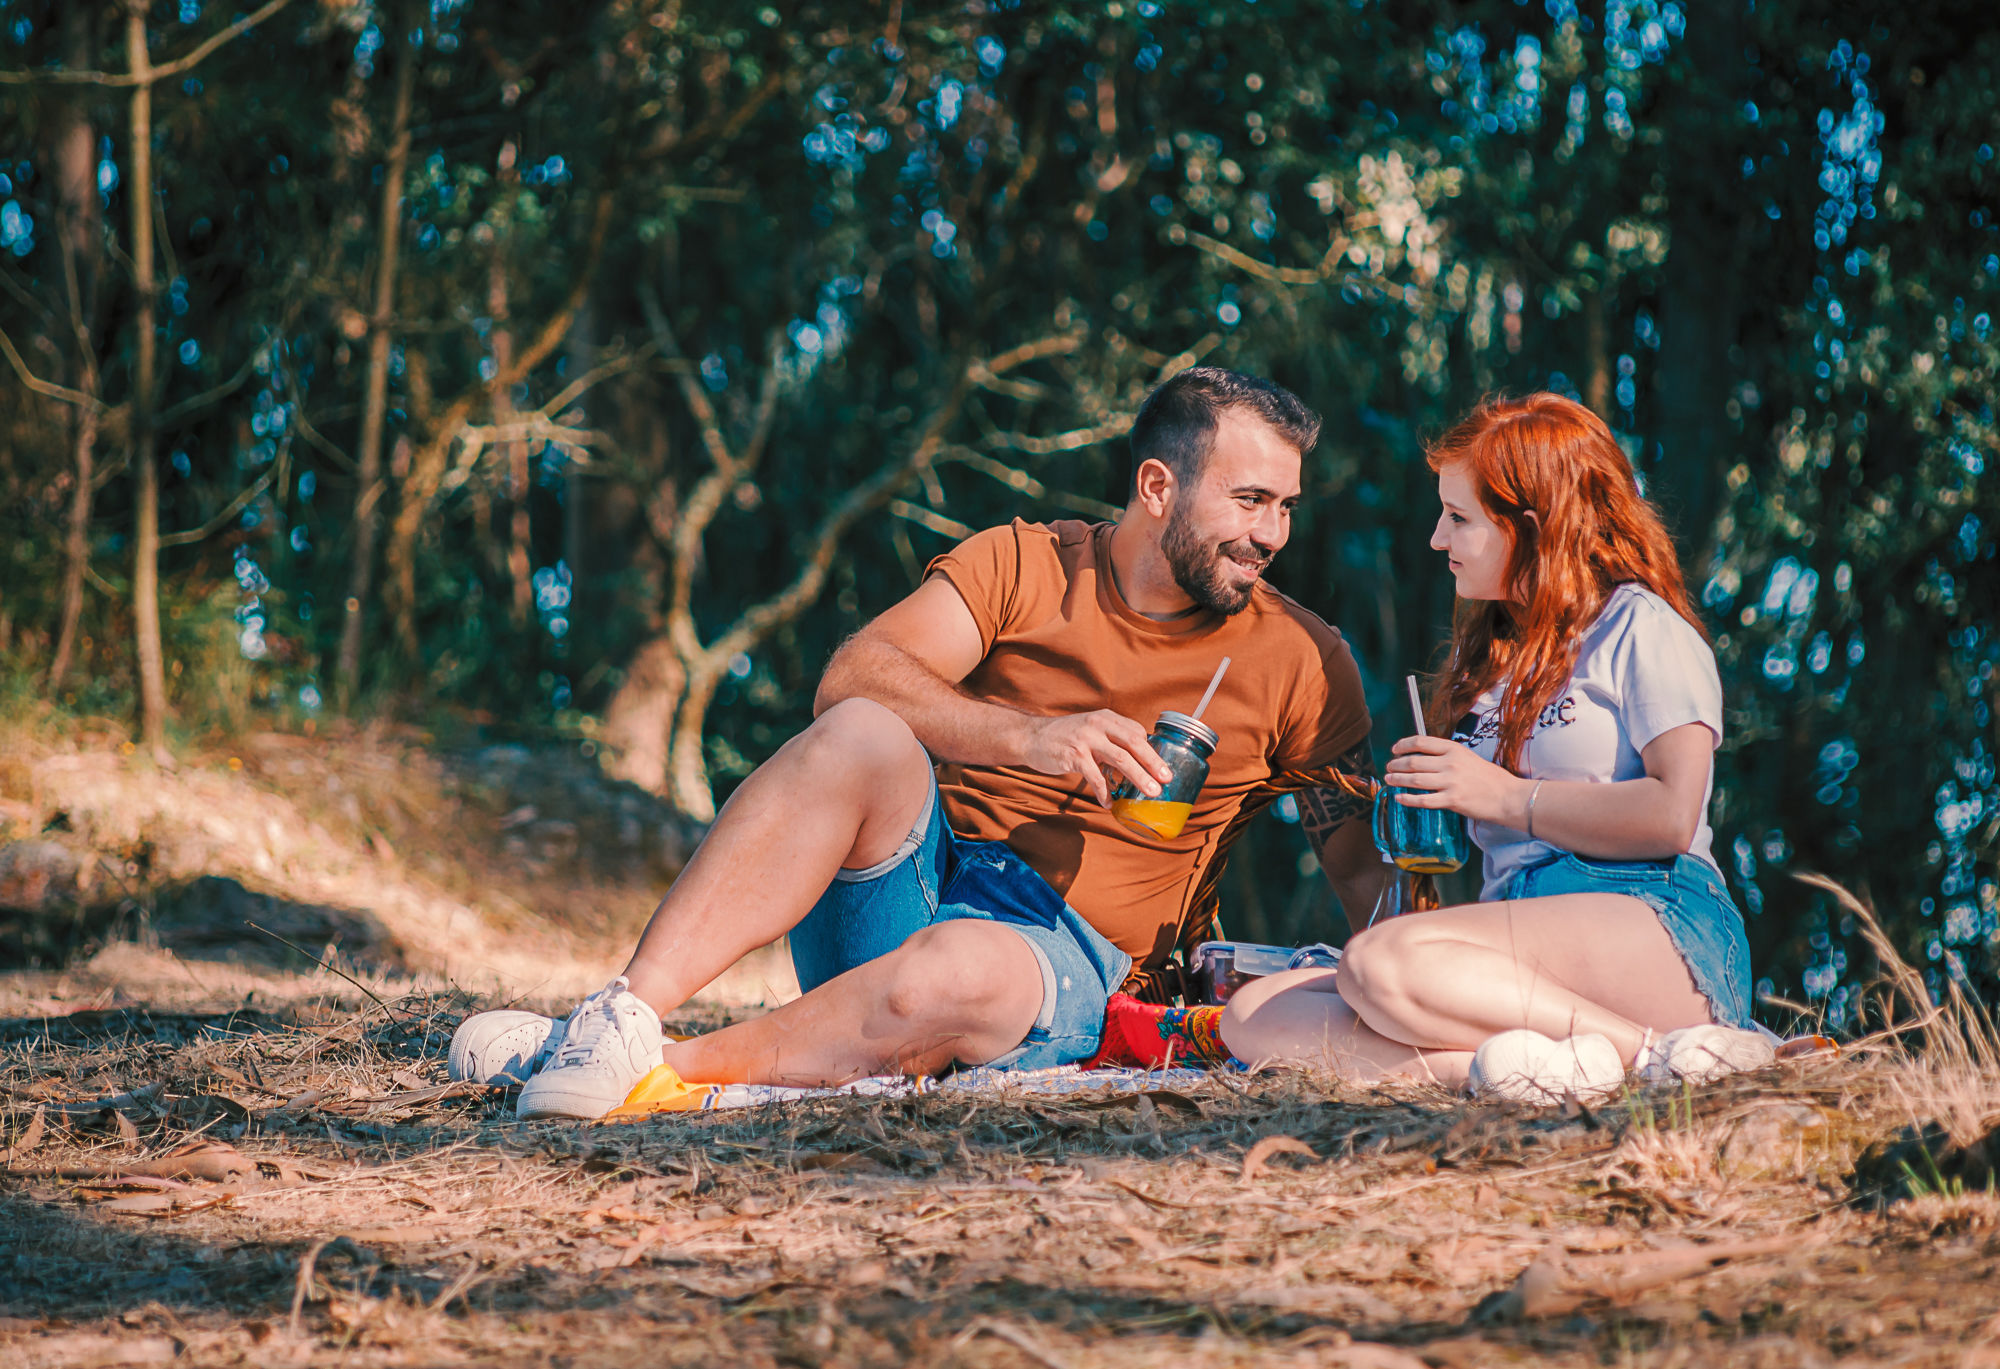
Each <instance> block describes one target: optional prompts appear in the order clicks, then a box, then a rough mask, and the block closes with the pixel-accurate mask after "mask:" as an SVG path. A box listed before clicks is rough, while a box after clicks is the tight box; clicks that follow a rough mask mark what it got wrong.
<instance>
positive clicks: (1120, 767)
mask: <svg viewBox="0 0 2000 1369" xmlns="http://www.w3.org/2000/svg"><path fill="white" fill-rule="evenodd" d="M1023 759H1024V760H1025V761H1026V763H1027V765H1028V768H1029V769H1031V770H1039V771H1040V772H1041V773H1042V774H1044V775H1081V776H1082V777H1083V783H1084V786H1085V787H1086V788H1088V789H1089V790H1090V792H1091V796H1092V797H1094V798H1095V799H1096V800H1097V801H1098V802H1099V803H1101V804H1104V805H1105V806H1106V807H1109V806H1110V803H1111V786H1112V781H1111V780H1110V779H1109V778H1108V777H1107V775H1106V771H1108V770H1109V771H1116V772H1117V773H1118V774H1119V775H1121V776H1123V777H1124V778H1126V779H1129V780H1130V781H1132V783H1133V785H1134V786H1136V787H1137V788H1138V790H1139V792H1140V793H1142V794H1144V795H1145V796H1146V797H1147V798H1157V797H1158V796H1159V793H1160V786H1161V785H1162V784H1164V783H1165V782H1166V781H1168V780H1170V779H1172V778H1173V774H1174V772H1173V771H1172V770H1171V769H1170V768H1169V767H1168V765H1167V763H1166V762H1165V761H1163V760H1161V759H1160V754H1159V752H1157V751H1155V750H1153V748H1152V746H1151V745H1150V744H1149V743H1148V742H1147V740H1146V729H1145V728H1143V727H1141V726H1140V725H1139V724H1138V723H1135V722H1133V721H1132V720H1131V719H1130V718H1127V717H1125V716H1123V715H1122V714H1118V713H1113V712H1112V711H1111V710H1109V709H1104V708H1100V709H1098V710H1097V711H1096V712H1094V713H1072V714H1069V715H1067V716H1065V717H1060V718H1038V719H1036V720H1035V721H1034V723H1033V724H1032V725H1031V728H1030V731H1029V734H1028V741H1027V745H1026V747H1025V755H1024V758H1023Z"/></svg>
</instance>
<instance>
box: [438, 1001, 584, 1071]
mask: <svg viewBox="0 0 2000 1369" xmlns="http://www.w3.org/2000/svg"><path fill="white" fill-rule="evenodd" d="M562 1029H563V1020H562V1019H561V1018H560V1017H544V1016H542V1015H541V1014H540V1013H538V1012H518V1011H514V1010H512V1009H502V1010H500V1011H498V1012H480V1013H474V1014H473V1015H472V1016H470V1017H468V1018H466V1019H465V1020H464V1021H463V1022H461V1023H459V1024H458V1030H457V1031H455V1032H453V1033H452V1034H451V1056H450V1059H449V1062H448V1064H447V1069H448V1072H449V1073H450V1075H451V1077H452V1078H453V1079H472V1080H477V1081H478V1082H479V1083H482V1084H499V1085H501V1086H502V1087H504V1088H511V1087H513V1086H514V1085H516V1084H525V1083H527V1082H528V1077H529V1076H530V1075H532V1074H533V1073H534V1072H535V1071H536V1070H538V1069H540V1068H541V1067H542V1062H543V1061H545V1060H547V1059H548V1058H549V1056H550V1054H552V1053H553V1052H554V1050H555V1048H556V1043H557V1042H558V1041H560V1040H562Z"/></svg>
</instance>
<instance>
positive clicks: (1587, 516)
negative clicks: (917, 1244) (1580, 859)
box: [1425, 391, 1707, 773]
mask: <svg viewBox="0 0 2000 1369" xmlns="http://www.w3.org/2000/svg"><path fill="white" fill-rule="evenodd" d="M1425 456H1426V458H1427V459H1428V460H1429V462H1430V468H1431V469H1432V470H1434V471H1441V470H1444V469H1445V468H1446V467H1448V466H1463V467H1464V468H1465V472H1466V474H1467V475H1468V476H1469V477H1470V479H1471V481H1472V485H1473V488H1474V489H1475V490H1477V491H1478V493H1479V502H1480V505H1481V507H1483V508H1484V509H1485V510H1486V512H1487V514H1488V515H1489V516H1490V517H1491V518H1492V519H1493V521H1494V522H1496V523H1498V524H1499V525H1500V528H1501V530H1502V531H1503V532H1504V533H1505V534H1506V535H1507V538H1508V541H1509V542H1510V544H1511V548H1512V549H1511V551H1510V552H1509V553H1508V557H1507V578H1506V581H1505V583H1506V584H1507V585H1508V586H1509V593H1510V598H1508V599H1505V600H1471V599H1465V600H1460V601H1459V605H1458V610H1457V612H1456V614H1455V615H1454V621H1453V624H1452V634H1451V655H1450V656H1449V658H1448V659H1447V660H1446V662H1445V667H1444V670H1443V672H1442V673H1441V674H1440V676H1439V677H1438V679H1437V681H1436V683H1435V686H1434V687H1433V689H1432V691H1431V700H1430V706H1429V709H1428V712H1429V714H1430V717H1429V719H1428V721H1429V724H1430V730H1431V732H1432V734H1433V735H1442V736H1449V735H1450V732H1451V728H1452V726H1453V724H1455V723H1456V722H1457V720H1458V719H1460V718H1462V717H1464V716H1465V714H1466V713H1467V711H1469V710H1470V708H1471V706H1472V702H1473V700H1474V699H1476V698H1478V697H1479V696H1480V695H1481V694H1482V693H1484V692H1485V691H1486V690H1488V689H1490V688H1492V687H1493V685H1495V684H1496V683H1498V682H1499V681H1501V680H1503V679H1504V680H1508V681H1510V682H1511V683H1510V685H1509V687H1508V689H1507V691H1506V693H1505V695H1504V696H1503V697H1502V699H1501V701H1500V736H1499V747H1498V750H1497V752H1496V757H1497V759H1498V760H1499V762H1500V764H1502V765H1504V766H1506V767H1507V768H1508V769H1509V770H1513V771H1516V772H1517V773H1518V772H1519V770H1520V768H1521V759H1522V755H1523V753H1524V752H1525V750H1526V748H1527V744H1528V738H1529V736H1530V735H1531V734H1532V731H1533V727H1534V722H1535V719H1536V718H1537V717H1539V716H1541V712H1542V710H1543V709H1545V708H1547V707H1548V706H1549V705H1550V704H1551V703H1554V702H1555V699H1556V696H1557V695H1558V694H1560V693H1561V692H1562V691H1563V690H1564V689H1565V688H1566V687H1567V686H1568V684H1569V681H1570V676H1571V674H1572V673H1573V672H1574V671H1575V669H1576V657H1577V652H1578V650H1579V649H1580V646H1581V639H1582V636H1583V633H1584V631H1585V630H1586V629H1587V628H1589V626H1590V625H1591V624H1592V623H1594V622H1595V621H1597V616H1598V614H1600V613H1601V612H1603V611H1604V601H1605V600H1606V599H1607V598H1609V597H1610V595H1611V591H1612V590H1613V589H1615V588H1617V587H1618V586H1619V585H1621V584H1625V583H1628V582H1637V583H1638V584H1641V585H1644V586H1645V587H1646V588H1647V589H1650V590H1651V591H1653V593H1655V594H1657V595H1659V596H1660V597H1661V598H1662V599H1664V600H1666V601H1667V602H1668V603H1669V604H1671V605H1673V607H1674V609H1675V610H1676V611H1677V612H1678V613H1679V614H1680V615H1681V616H1682V617H1683V618H1685V619H1687V620H1688V622H1690V623H1692V624H1693V625H1694V627H1695V630H1696V631H1697V632H1701V633H1702V634H1703V636H1704V637H1705V636H1706V635H1707V633H1706V631H1705V630H1704V629H1703V628H1702V625H1701V620H1700V619H1699V618H1697V617H1696V616H1695V612H1694V606H1693V605H1692V604H1691V603H1689V602H1688V595H1687V587H1686V585H1685V584H1684V583H1683V582H1682V580H1681V567H1680V561H1679V559H1678V558H1677V557H1676V555H1675V553H1674V544H1673V539H1672V538H1671V537H1669V536H1668V535H1667V529H1666V526H1665V524H1663V523H1662V522H1661V521H1660V515H1659V513H1658V512H1657V511H1655V510H1654V508H1653V506H1652V505H1651V504H1649V503H1647V502H1646V500H1645V498H1644V496H1642V495H1641V494H1640V493H1639V486H1638V482H1637V481H1636V480H1635V479H1634V478H1633V475H1632V465H1631V463H1630V462H1629V461H1627V460H1626V458H1625V453H1624V451H1623V449H1622V448H1620V447H1619V445H1618V440H1617V439H1616V438H1615V437H1613V436H1612V435H1611V429H1610V428H1608V427H1606V426H1605V423H1604V420H1603V419H1601V418H1599V417H1598V416H1597V415H1596V414H1594V413H1592V412H1591V411H1590V410H1589V409H1586V408H1585V407H1584V406H1583V405H1581V404H1579V403H1577V402H1576V401H1575V400H1573V399H1565V398H1564V397H1563V396H1561V395H1558V394H1550V393H1548V392H1546V391H1544V392H1542V393H1540V394H1533V395H1529V396H1527V397H1526V398H1524V399H1489V400H1487V401H1486V402H1485V403H1483V404H1481V405H1480V406H1479V407H1478V408H1476V409H1474V410H1473V411H1472V412H1471V413H1470V414H1468V415H1467V416H1466V417H1465V419H1464V420H1463V421H1462V422H1460V423H1459V424H1458V426H1457V427H1455V428H1453V429H1452V430H1451V431H1450V432H1448V433H1446V434H1445V435H1444V436H1443V437H1442V438H1440V439H1439V440H1438V441H1437V442H1436V443H1435V444H1434V445H1432V447H1431V448H1430V450H1429V451H1428V452H1426V453H1425Z"/></svg>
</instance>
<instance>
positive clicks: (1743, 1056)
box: [1639, 1022, 1778, 1084]
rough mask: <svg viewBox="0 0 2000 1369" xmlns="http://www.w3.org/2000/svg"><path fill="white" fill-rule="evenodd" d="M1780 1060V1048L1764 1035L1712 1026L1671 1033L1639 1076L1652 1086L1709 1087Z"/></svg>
mask: <svg viewBox="0 0 2000 1369" xmlns="http://www.w3.org/2000/svg"><path fill="white" fill-rule="evenodd" d="M1777 1058H1778V1052H1777V1048H1776V1047H1774V1046H1773V1045H1772V1044H1771V1042H1770V1041H1769V1040H1768V1039H1767V1038H1766V1037H1764V1036H1763V1035H1762V1034H1761V1033H1758V1032H1754V1031H1741V1030H1738V1029H1737V1028H1735V1027H1724V1026H1719V1025H1717V1024H1715V1023H1712V1022H1711V1023H1703V1024H1702V1025H1701V1026H1698V1027H1682V1028H1681V1029H1680V1030H1679V1031H1670V1032H1668V1033H1667V1034H1666V1035H1665V1036H1663V1037H1661V1038H1660V1039H1659V1040H1658V1041H1656V1042H1654V1043H1653V1046H1652V1049H1651V1050H1649V1051H1647V1052H1646V1053H1645V1056H1644V1058H1642V1059H1641V1060H1640V1062H1639V1074H1640V1076H1641V1077H1642V1078H1644V1079H1645V1081H1646V1082H1647V1083H1649V1084H1670V1083H1673V1082H1675V1081H1677V1080H1681V1079H1685V1080H1687V1081H1689V1082H1690V1083H1695V1084H1706V1083H1708V1082H1709V1081H1710V1080H1713V1079H1720V1078H1722V1077H1723V1076H1724V1075H1729V1074H1735V1073H1737V1072H1738V1071H1741V1070H1757V1069H1762V1068H1764V1066H1766V1065H1768V1064H1770V1063H1771V1062H1772V1061H1773V1060H1776V1059H1777Z"/></svg>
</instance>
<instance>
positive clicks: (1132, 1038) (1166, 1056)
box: [1084, 993, 1231, 1069]
mask: <svg viewBox="0 0 2000 1369" xmlns="http://www.w3.org/2000/svg"><path fill="white" fill-rule="evenodd" d="M1230 1059H1231V1057H1230V1054H1229V1047H1227V1046H1225V1045H1224V1044H1223V1043H1222V1009H1221V1008H1219V1007H1215V1006H1213V1005H1207V1004H1204V1005H1203V1006H1200V1007H1194V1008H1160V1007H1155V1006H1154V1005H1152V1004H1150V1003H1141V1002H1140V1001H1139V1000H1138V999H1136V998H1134V997H1132V996H1131V995H1130V994H1123V993H1115V994H1113V995H1111V999H1110V1001H1109V1002H1108V1003H1106V1004H1105V1009H1104V1035H1103V1037H1102V1039H1101V1040H1100V1041H1099V1042H1098V1047H1097V1054H1096V1055H1093V1056H1092V1057H1091V1058H1090V1059H1089V1060H1087V1061H1085V1062H1084V1068H1085V1069H1097V1068H1099V1067H1101V1066H1105V1065H1124V1066H1128V1067H1135V1068H1138V1069H1161V1068H1163V1067H1165V1066H1167V1065H1170V1064H1172V1063H1174V1062H1175V1061H1179V1062H1180V1063H1182V1064H1188V1065H1204V1066H1207V1067H1209V1068H1211V1069H1212V1068H1215V1067H1216V1066H1219V1065H1226V1064H1228V1063H1229V1062H1230Z"/></svg>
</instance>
